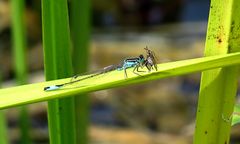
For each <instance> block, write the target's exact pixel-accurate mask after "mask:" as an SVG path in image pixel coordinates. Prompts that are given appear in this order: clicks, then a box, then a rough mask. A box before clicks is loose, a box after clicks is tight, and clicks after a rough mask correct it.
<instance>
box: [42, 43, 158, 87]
mask: <svg viewBox="0 0 240 144" xmlns="http://www.w3.org/2000/svg"><path fill="white" fill-rule="evenodd" d="M145 50H146V52H147V57H146V59H145V58H144V56H143V55H139V56H138V57H135V58H128V59H125V60H124V61H123V62H122V63H121V64H118V65H110V66H107V67H104V68H103V69H102V70H100V71H98V72H95V73H93V74H90V75H89V76H86V77H84V78H81V79H77V78H78V77H79V76H81V75H75V76H73V77H72V79H71V81H70V82H67V83H63V84H59V85H52V86H47V87H45V88H44V91H53V90H57V89H60V88H62V87H64V86H66V85H71V84H74V83H77V82H79V81H82V80H86V79H89V78H92V77H95V76H98V75H101V74H105V73H108V72H111V71H114V70H117V71H122V70H124V77H125V78H127V77H128V76H127V71H126V70H127V69H128V68H132V67H134V68H133V73H134V74H136V75H140V74H139V73H137V72H144V71H140V70H139V67H141V68H143V67H144V66H146V67H147V69H148V70H149V71H151V69H152V68H153V67H154V68H155V70H157V65H156V58H155V55H154V53H153V52H152V51H151V50H149V49H148V48H147V47H146V48H145ZM136 71H137V72H136Z"/></svg>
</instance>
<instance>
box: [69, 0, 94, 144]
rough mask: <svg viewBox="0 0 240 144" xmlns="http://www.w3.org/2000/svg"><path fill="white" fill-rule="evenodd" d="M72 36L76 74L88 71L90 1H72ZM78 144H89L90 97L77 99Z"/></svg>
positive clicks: (85, 96) (79, 96) (78, 97)
mask: <svg viewBox="0 0 240 144" xmlns="http://www.w3.org/2000/svg"><path fill="white" fill-rule="evenodd" d="M71 35H72V40H73V66H74V71H75V73H76V74H79V73H83V72H86V71H87V68H88V65H89V63H88V58H89V40H90V1H89V0H72V1H71ZM75 111H76V130H77V143H78V144H86V143H88V121H89V97H88V96H87V95H86V94H82V95H78V96H76V97H75Z"/></svg>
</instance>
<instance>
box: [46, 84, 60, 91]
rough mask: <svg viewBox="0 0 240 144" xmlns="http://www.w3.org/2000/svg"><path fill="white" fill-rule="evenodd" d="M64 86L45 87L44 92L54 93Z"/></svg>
mask: <svg viewBox="0 0 240 144" xmlns="http://www.w3.org/2000/svg"><path fill="white" fill-rule="evenodd" d="M61 86H62V85H52V86H47V87H44V91H53V90H57V89H59V88H61Z"/></svg>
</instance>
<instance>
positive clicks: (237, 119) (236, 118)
mask: <svg viewBox="0 0 240 144" xmlns="http://www.w3.org/2000/svg"><path fill="white" fill-rule="evenodd" d="M230 118H231V117H230ZM239 123H240V104H236V105H235V106H234V111H233V114H232V126H234V125H236V124H239Z"/></svg>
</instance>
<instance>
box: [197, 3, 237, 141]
mask: <svg viewBox="0 0 240 144" xmlns="http://www.w3.org/2000/svg"><path fill="white" fill-rule="evenodd" d="M239 13H240V3H239V1H238V0H212V1H211V6H210V15H209V22H208V31H207V37H206V48H205V56H212V55H221V54H226V53H233V52H239V51H240V45H239V42H240V37H239V35H240V31H239V27H240V17H239ZM238 76H239V70H238V66H230V67H226V68H218V69H215V70H209V71H206V72H203V73H202V79H201V87H200V96H199V102H198V110H197V122H196V130H195V138H194V144H227V143H229V137H230V128H231V120H230V119H231V115H232V112H233V107H234V104H235V97H236V91H237V79H238Z"/></svg>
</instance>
